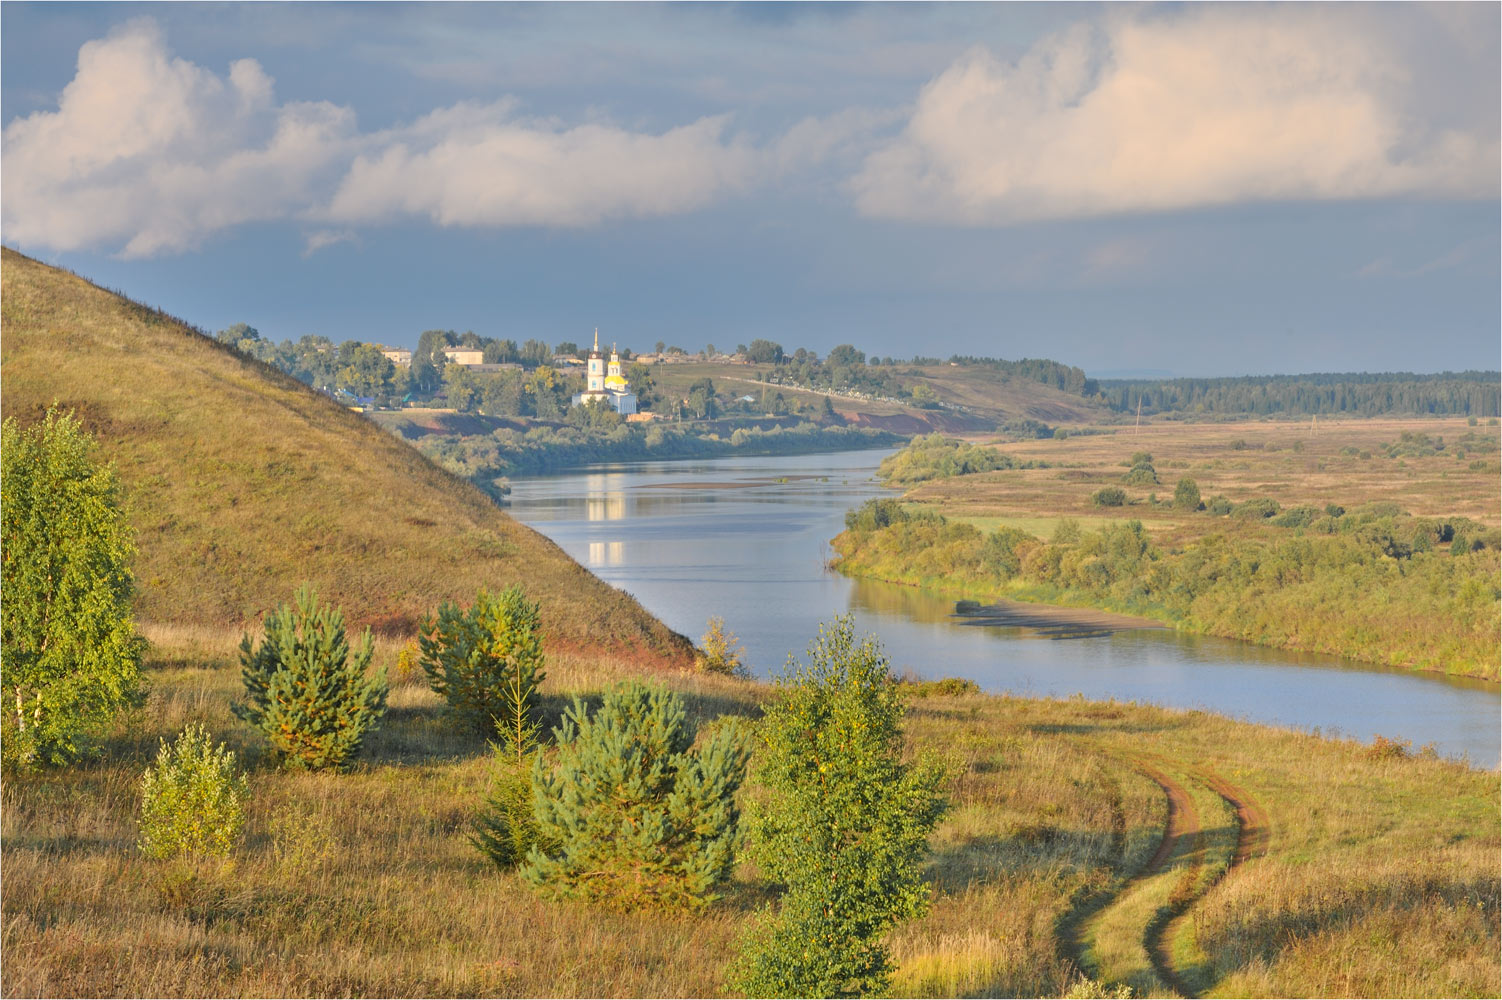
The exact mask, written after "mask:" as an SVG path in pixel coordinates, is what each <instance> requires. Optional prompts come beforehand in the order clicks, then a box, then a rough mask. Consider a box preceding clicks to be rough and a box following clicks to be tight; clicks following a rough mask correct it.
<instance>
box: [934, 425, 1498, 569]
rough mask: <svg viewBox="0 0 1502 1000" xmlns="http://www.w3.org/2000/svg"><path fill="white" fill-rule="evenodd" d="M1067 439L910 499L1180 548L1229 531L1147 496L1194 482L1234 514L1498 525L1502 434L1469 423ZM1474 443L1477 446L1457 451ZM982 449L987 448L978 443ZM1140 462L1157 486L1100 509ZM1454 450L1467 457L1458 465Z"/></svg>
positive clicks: (1195, 428)
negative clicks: (1148, 535) (1265, 500)
mask: <svg viewBox="0 0 1502 1000" xmlns="http://www.w3.org/2000/svg"><path fill="white" fill-rule="evenodd" d="M1105 430H1106V431H1107V433H1102V434H1091V435H1077V436H1071V437H1068V438H1065V439H1062V440H1061V439H1050V440H1043V441H1021V442H1013V443H1003V444H1000V445H999V447H1000V448H1001V449H1002V450H1003V451H1004V452H1006V453H1007V454H1009V455H1012V456H1014V457H1016V458H1017V459H1019V460H1021V461H1027V460H1034V461H1042V462H1047V463H1049V467H1048V468H1040V469H1020V470H1013V471H1007V472H991V473H981V474H979V475H974V476H960V477H955V478H953V479H945V480H938V481H935V482H931V483H927V484H924V485H921V486H918V487H917V488H915V489H913V490H912V491H911V492H910V493H909V494H908V499H911V500H914V501H922V502H926V503H933V504H937V505H938V508H939V509H940V510H941V511H942V512H943V513H944V514H946V515H953V516H960V517H967V518H970V517H994V518H998V519H1000V520H1003V521H1007V522H1009V523H1010V522H1013V521H1014V520H1020V521H1021V523H1020V524H1018V526H1019V527H1024V529H1025V530H1030V529H1028V528H1027V523H1028V522H1029V521H1031V522H1032V523H1035V524H1036V523H1037V522H1038V520H1039V519H1044V520H1047V521H1050V522H1051V521H1053V520H1054V519H1056V518H1058V517H1074V518H1079V519H1081V520H1082V521H1084V520H1086V519H1095V518H1102V517H1110V518H1137V519H1139V520H1141V521H1142V522H1143V523H1144V524H1146V525H1147V526H1148V527H1149V528H1150V529H1152V531H1153V537H1154V538H1155V539H1161V540H1162V541H1164V542H1165V543H1168V544H1177V543H1183V542H1189V541H1193V540H1196V539H1199V538H1203V537H1204V536H1205V535H1208V534H1211V533H1215V532H1224V531H1225V530H1227V522H1226V521H1225V520H1223V519H1212V518H1209V517H1205V516H1203V515H1201V516H1199V517H1190V516H1187V515H1186V514H1185V513H1184V512H1182V511H1177V510H1171V509H1169V510H1165V509H1161V508H1156V507H1153V506H1151V505H1149V504H1148V503H1147V499H1148V497H1149V496H1151V495H1153V494H1157V496H1158V498H1159V499H1172V498H1173V491H1174V486H1175V485H1176V484H1177V483H1178V481H1179V480H1180V479H1182V478H1185V477H1188V478H1191V479H1193V480H1194V481H1195V482H1196V483H1197V484H1198V485H1199V489H1200V493H1201V494H1202V495H1203V497H1204V498H1205V499H1206V500H1208V499H1210V498H1211V497H1214V496H1217V495H1219V496H1224V497H1226V499H1228V500H1230V501H1231V502H1233V503H1240V502H1241V501H1243V500H1249V499H1252V498H1253V497H1270V498H1271V499H1273V500H1276V501H1278V503H1279V504H1281V505H1282V506H1284V507H1292V506H1296V505H1299V504H1308V505H1312V506H1315V507H1321V508H1323V507H1324V506H1325V505H1326V504H1340V505H1341V506H1344V507H1346V508H1348V509H1350V508H1355V507H1357V506H1359V505H1361V504H1365V503H1395V504H1397V505H1398V507H1399V508H1401V509H1402V510H1405V511H1407V512H1408V513H1410V514H1412V515H1414V516H1415V517H1468V518H1470V519H1472V520H1474V521H1477V522H1480V523H1481V524H1485V525H1487V526H1489V527H1492V528H1497V527H1499V526H1502V485H1499V478H1498V477H1499V475H1502V455H1499V453H1498V427H1497V425H1495V424H1489V423H1488V422H1487V421H1484V420H1483V421H1478V423H1477V424H1476V425H1475V426H1472V425H1470V424H1468V423H1467V421H1466V419H1465V418H1463V417H1453V418H1448V417H1447V418H1436V417H1427V418H1419V417H1408V418H1401V417H1372V418H1368V419H1359V418H1348V419H1330V420H1321V421H1317V422H1313V423H1312V422H1310V421H1303V422H1299V423H1295V422H1289V421H1270V420H1257V421H1244V422H1238V423H1203V424H1197V423H1177V422H1162V423H1153V422H1148V423H1144V424H1143V426H1142V427H1141V428H1140V429H1139V430H1134V429H1133V428H1131V427H1123V428H1107V429H1105ZM1405 433H1406V434H1409V435H1410V436H1412V435H1416V434H1423V435H1427V436H1429V437H1430V438H1431V439H1433V438H1435V437H1440V438H1443V439H1444V441H1445V442H1446V448H1445V449H1444V450H1443V451H1441V452H1439V453H1435V454H1429V455H1424V456H1414V455H1405V456H1401V457H1397V458H1389V457H1387V454H1386V449H1385V447H1384V446H1392V445H1397V444H1400V443H1401V441H1402V437H1403V435H1404V434H1405ZM1467 434H1471V435H1474V438H1473V440H1477V439H1479V440H1480V442H1481V444H1479V445H1477V444H1472V445H1469V446H1466V445H1459V444H1457V442H1458V441H1459V440H1460V439H1461V438H1463V437H1464V436H1465V435H1467ZM976 440H982V441H983V440H985V439H984V438H978V439H976ZM1139 451H1145V452H1148V453H1149V454H1151V455H1152V462H1153V465H1154V466H1155V467H1156V469H1157V472H1158V479H1159V484H1157V485H1146V486H1124V487H1123V488H1124V489H1125V490H1126V491H1127V494H1128V503H1127V506H1125V507H1122V508H1113V509H1110V510H1103V509H1102V508H1099V507H1096V506H1094V505H1093V504H1092V503H1091V500H1090V497H1091V494H1093V493H1094V492H1095V491H1096V490H1098V489H1099V488H1101V487H1102V486H1118V485H1122V483H1121V479H1122V476H1123V474H1124V473H1126V472H1127V467H1126V465H1124V464H1123V463H1126V462H1127V461H1128V460H1129V459H1130V457H1131V456H1132V455H1133V454H1134V453H1135V452H1139ZM1457 451H1464V456H1463V457H1457V455H1456V452H1457Z"/></svg>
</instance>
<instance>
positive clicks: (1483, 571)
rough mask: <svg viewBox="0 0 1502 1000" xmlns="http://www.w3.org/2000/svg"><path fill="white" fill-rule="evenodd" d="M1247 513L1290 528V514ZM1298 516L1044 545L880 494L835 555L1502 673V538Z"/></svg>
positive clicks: (1371, 508)
mask: <svg viewBox="0 0 1502 1000" xmlns="http://www.w3.org/2000/svg"><path fill="white" fill-rule="evenodd" d="M1216 506H1217V504H1216V502H1215V501H1212V502H1211V509H1212V511H1213V510H1214V509H1215V508H1216ZM1238 509H1245V512H1246V514H1247V515H1249V516H1251V517H1253V518H1255V519H1256V520H1258V521H1262V520H1265V519H1268V518H1271V521H1272V523H1279V521H1280V518H1279V517H1277V516H1275V515H1276V514H1277V513H1278V510H1277V507H1276V505H1272V506H1271V507H1269V506H1268V505H1267V504H1259V503H1256V502H1249V503H1248V504H1245V505H1242V508H1238ZM1233 513H1234V512H1233ZM1287 513H1288V514H1292V515H1294V516H1291V517H1286V518H1285V519H1283V523H1286V524H1287V525H1288V528H1287V532H1288V533H1287V535H1286V536H1285V537H1280V538H1264V537H1254V538H1249V537H1241V536H1237V535H1232V534H1227V535H1212V536H1210V537H1209V538H1206V539H1205V540H1204V541H1202V542H1200V543H1198V544H1195V545H1191V546H1189V547H1188V548H1186V549H1184V550H1182V551H1164V550H1161V549H1159V548H1158V547H1156V546H1154V545H1153V544H1152V543H1151V541H1150V540H1149V538H1148V536H1147V533H1146V532H1145V531H1144V530H1143V527H1142V524H1141V522H1139V521H1135V520H1133V521H1122V522H1117V523H1115V524H1112V525H1108V526H1107V527H1105V528H1103V529H1101V530H1099V531H1080V530H1079V528H1078V526H1077V525H1074V524H1072V523H1068V522H1066V524H1064V525H1063V526H1061V529H1060V531H1058V532H1056V534H1055V537H1054V538H1053V539H1052V540H1050V541H1046V542H1045V541H1043V540H1041V539H1038V538H1035V537H1032V536H1030V535H1026V534H1025V533H1023V532H1020V531H1017V530H1015V529H1011V528H1002V529H999V530H998V531H996V532H992V533H991V534H989V535H987V534H985V533H983V532H981V531H980V530H979V529H977V528H975V527H974V526H972V525H969V524H964V523H960V522H951V521H948V520H946V519H945V518H943V517H941V516H939V515H937V514H923V513H918V514H914V513H909V512H907V511H905V510H904V509H903V508H902V507H901V506H900V505H896V504H892V503H891V502H890V501H872V502H870V503H868V505H867V507H866V508H863V509H862V510H860V511H855V512H852V514H851V515H850V516H849V517H847V519H846V525H847V530H846V531H845V532H844V533H843V534H841V535H840V536H839V537H838V538H836V539H835V541H834V547H835V549H836V551H837V552H838V553H839V559H838V561H837V562H836V567H837V568H838V569H840V570H841V571H843V572H846V573H849V574H852V575H862V576H872V577H876V578H879V579H884V580H892V581H899V582H906V583H917V584H923V585H926V586H933V587H940V588H944V587H948V588H951V589H955V588H958V589H962V590H966V591H967V592H975V591H984V592H991V593H994V592H995V591H997V590H1002V589H1008V590H1012V591H1023V592H1025V591H1026V590H1028V589H1029V588H1033V589H1035V590H1036V589H1037V588H1043V589H1044V592H1042V593H1039V594H1037V595H1036V596H1039V597H1044V598H1046V597H1049V596H1059V597H1068V596H1071V595H1072V598H1073V599H1076V600H1086V601H1088V602H1089V603H1092V604H1096V605H1099V606H1103V607H1108V608H1111V609H1114V610H1119V611H1125V612H1130V613H1135V614H1143V615H1147V616H1150V617H1155V618H1158V619H1160V620H1163V621H1168V622H1172V623H1176V624H1178V625H1179V626H1180V627H1182V628H1186V629H1189V630H1192V631H1198V632H1207V633H1210V634H1213V635H1223V636H1230V637H1233V638H1238V639H1246V640H1250V641H1252V642H1258V643H1263V644H1266V645H1275V646H1289V647H1295V648H1300V649H1310V650H1316V651H1320V652H1327V653H1334V654H1337V655H1342V656H1349V657H1353V658H1355V659H1362V660H1368V661H1371V662H1376V663H1388V664H1393V665H1411V666H1416V667H1420V668H1424V669H1430V670H1439V671H1443V672H1446V673H1454V674H1465V675H1469V676H1478V677H1490V678H1494V679H1495V678H1496V677H1497V676H1498V627H1499V623H1498V601H1499V597H1502V590H1499V576H1502V574H1499V571H1498V565H1497V555H1496V553H1497V549H1498V542H1499V539H1498V532H1497V531H1495V530H1489V529H1485V528H1484V527H1482V526H1481V525H1478V524H1475V523H1473V522H1470V521H1468V520H1466V519H1464V518H1452V519H1448V520H1444V519H1441V520H1435V519H1427V518H1413V517H1408V516H1404V515H1401V514H1399V513H1398V512H1397V511H1396V509H1394V508H1391V505H1380V504H1372V505H1367V506H1366V507H1363V508H1358V509H1356V510H1354V511H1351V512H1349V513H1347V512H1344V511H1340V509H1339V508H1338V507H1332V508H1328V509H1325V510H1316V509H1314V508H1302V507H1300V508H1294V509H1292V510H1291V511H1289V512H1287Z"/></svg>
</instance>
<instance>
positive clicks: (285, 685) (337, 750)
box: [233, 584, 386, 771]
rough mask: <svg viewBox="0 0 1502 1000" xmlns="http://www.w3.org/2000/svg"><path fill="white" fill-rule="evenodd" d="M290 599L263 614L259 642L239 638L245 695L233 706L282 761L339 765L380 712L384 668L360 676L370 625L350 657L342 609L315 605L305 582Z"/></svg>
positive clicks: (298, 765) (310, 766)
mask: <svg viewBox="0 0 1502 1000" xmlns="http://www.w3.org/2000/svg"><path fill="white" fill-rule="evenodd" d="M295 602H296V607H295V608H294V607H290V606H288V605H285V604H284V605H282V606H281V607H280V608H278V609H277V610H276V611H273V612H271V613H270V614H268V615H267V616H266V621H265V628H266V635H265V638H264V639H262V641H261V644H260V646H259V647H256V648H254V649H253V648H252V646H251V642H250V636H249V635H246V636H244V637H243V638H242V639H241V641H240V665H241V669H240V677H241V680H242V681H244V683H245V694H246V700H245V701H244V702H241V703H240V704H238V705H236V706H234V709H233V711H234V713H235V714H236V715H237V716H239V717H240V718H242V719H244V720H245V721H246V722H248V723H250V725H251V726H253V727H254V728H256V729H259V730H260V731H261V733H262V734H263V735H265V737H266V742H267V744H268V746H269V747H270V749H271V754H272V756H273V757H274V758H276V759H277V760H278V761H279V762H280V763H282V764H283V765H285V766H287V767H291V768H295V769H298V770H309V771H317V770H323V769H325V768H333V769H339V768H342V767H344V766H345V765H346V764H348V763H349V761H350V759H351V758H353V757H354V755H355V754H356V753H358V752H359V749H360V743H361V741H362V740H363V739H364V738H365V734H366V733H367V732H369V731H370V730H371V729H373V728H374V727H375V726H376V724H377V723H378V722H380V719H381V716H382V715H384V714H385V712H386V672H385V670H384V669H383V670H382V671H381V672H380V673H378V674H376V675H374V676H371V677H367V676H366V668H367V667H368V666H369V665H370V657H371V653H372V648H371V643H370V630H369V629H366V631H365V634H364V635H363V636H362V637H361V641H360V646H359V648H358V649H356V650H355V653H354V658H353V659H351V658H350V648H349V641H348V639H346V637H345V634H344V614H343V612H341V611H340V610H339V609H338V608H333V607H324V608H320V607H319V606H318V596H317V595H316V594H315V593H314V592H313V590H312V588H311V587H309V586H308V585H307V584H304V585H303V586H302V588H301V589H299V590H298V592H297V595H296V598H295Z"/></svg>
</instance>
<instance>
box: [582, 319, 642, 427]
mask: <svg viewBox="0 0 1502 1000" xmlns="http://www.w3.org/2000/svg"><path fill="white" fill-rule="evenodd" d="M593 400H603V401H604V402H605V403H606V405H608V406H609V407H610V408H611V409H613V410H615V412H617V413H622V414H625V413H635V412H636V393H634V392H632V391H631V383H630V382H627V381H626V376H624V375H622V374H621V356H620V354H619V353H618V352H617V351H616V349H615V345H613V344H612V345H611V347H610V367H609V368H606V366H605V355H603V354H601V353H600V328H599V327H595V346H594V349H593V350H591V351H590V352H589V367H588V369H587V388H585V390H584V391H583V392H581V393H579V394H578V395H577V396H575V397H574V405H575V406H580V405H582V404H584V403H588V402H591V401H593Z"/></svg>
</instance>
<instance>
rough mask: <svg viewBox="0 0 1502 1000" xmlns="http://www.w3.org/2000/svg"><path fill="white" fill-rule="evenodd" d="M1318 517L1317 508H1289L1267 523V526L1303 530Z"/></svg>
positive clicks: (1318, 510)
mask: <svg viewBox="0 0 1502 1000" xmlns="http://www.w3.org/2000/svg"><path fill="white" fill-rule="evenodd" d="M1319 516H1320V509H1319V508H1318V507H1308V506H1300V507H1290V508H1288V509H1287V510H1285V511H1283V513H1281V514H1279V515H1278V516H1277V517H1274V518H1272V519H1271V520H1270V521H1268V523H1269V524H1274V525H1277V526H1278V527H1280V528H1303V527H1306V526H1308V525H1309V524H1312V523H1313V522H1314V521H1315V519H1317V518H1318V517H1319Z"/></svg>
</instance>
